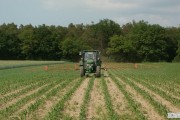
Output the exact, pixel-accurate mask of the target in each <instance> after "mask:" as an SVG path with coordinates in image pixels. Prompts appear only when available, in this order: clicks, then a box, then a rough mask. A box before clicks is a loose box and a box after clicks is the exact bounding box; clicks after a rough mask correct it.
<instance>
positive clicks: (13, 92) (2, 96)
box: [0, 85, 31, 99]
mask: <svg viewBox="0 0 180 120" xmlns="http://www.w3.org/2000/svg"><path fill="white" fill-rule="evenodd" d="M30 86H31V85H27V86H22V87H20V88H18V89H16V90H14V91H11V92H8V93H6V94H4V95H1V96H0V99H1V98H4V97H7V96H10V95H12V94H16V93H18V92H20V91H22V90H24V89H27V88H28V87H30Z"/></svg>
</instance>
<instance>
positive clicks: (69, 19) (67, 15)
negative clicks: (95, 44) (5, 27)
mask: <svg viewBox="0 0 180 120" xmlns="http://www.w3.org/2000/svg"><path fill="white" fill-rule="evenodd" d="M102 19H111V20H113V21H115V22H117V23H118V24H120V25H123V24H126V23H128V22H132V20H135V21H139V20H144V21H147V22H148V23H150V24H160V25H161V26H164V27H172V26H174V27H179V26H180V0H0V24H3V23H6V24H7V23H12V22H13V23H15V24H17V25H20V24H23V25H26V24H32V25H42V24H46V25H60V26H68V25H69V24H70V23H74V24H81V23H83V24H91V23H92V22H94V23H97V22H99V20H102Z"/></svg>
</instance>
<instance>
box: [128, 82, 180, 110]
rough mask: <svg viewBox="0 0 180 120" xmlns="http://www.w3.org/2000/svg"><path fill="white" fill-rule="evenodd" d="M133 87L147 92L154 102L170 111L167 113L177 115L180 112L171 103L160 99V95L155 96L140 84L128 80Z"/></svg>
mask: <svg viewBox="0 0 180 120" xmlns="http://www.w3.org/2000/svg"><path fill="white" fill-rule="evenodd" d="M130 80H131V81H132V82H133V83H134V84H135V85H137V86H138V87H139V88H141V89H142V90H145V91H146V92H148V93H149V94H150V95H151V96H152V97H153V98H154V100H156V101H157V102H160V103H161V104H162V105H164V106H166V107H167V108H168V109H169V110H170V111H169V112H174V113H177V112H179V111H180V108H178V107H176V106H174V105H173V104H172V103H171V102H169V101H167V100H165V99H164V98H162V97H161V96H160V95H158V94H156V93H155V92H154V91H152V90H150V89H148V88H146V87H145V86H143V85H142V84H140V83H138V82H136V81H133V80H132V79H130Z"/></svg>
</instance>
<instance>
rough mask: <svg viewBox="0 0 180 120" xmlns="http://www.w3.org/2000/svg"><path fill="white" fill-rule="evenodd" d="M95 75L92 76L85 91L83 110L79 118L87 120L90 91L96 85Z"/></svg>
mask: <svg viewBox="0 0 180 120" xmlns="http://www.w3.org/2000/svg"><path fill="white" fill-rule="evenodd" d="M94 79H95V78H94V77H93V78H91V79H90V80H89V83H88V87H87V89H86V91H85V96H84V99H83V103H82V105H81V111H80V114H79V119H80V120H85V119H86V111H87V106H88V103H89V101H90V92H91V91H92V88H93V85H94Z"/></svg>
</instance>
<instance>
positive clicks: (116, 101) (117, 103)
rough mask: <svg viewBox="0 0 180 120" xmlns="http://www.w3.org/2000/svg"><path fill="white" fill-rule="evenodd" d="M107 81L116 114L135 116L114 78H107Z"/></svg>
mask: <svg viewBox="0 0 180 120" xmlns="http://www.w3.org/2000/svg"><path fill="white" fill-rule="evenodd" d="M107 76H108V75H107ZM105 80H106V83H107V86H108V91H109V94H110V96H111V99H112V104H113V109H114V110H115V112H116V113H118V114H119V115H120V116H123V115H127V116H133V113H132V111H131V110H129V108H128V103H127V100H126V98H125V96H124V94H123V93H122V92H121V91H120V90H119V89H118V87H117V86H116V84H115V83H114V82H113V81H112V78H110V77H108V78H105Z"/></svg>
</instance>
